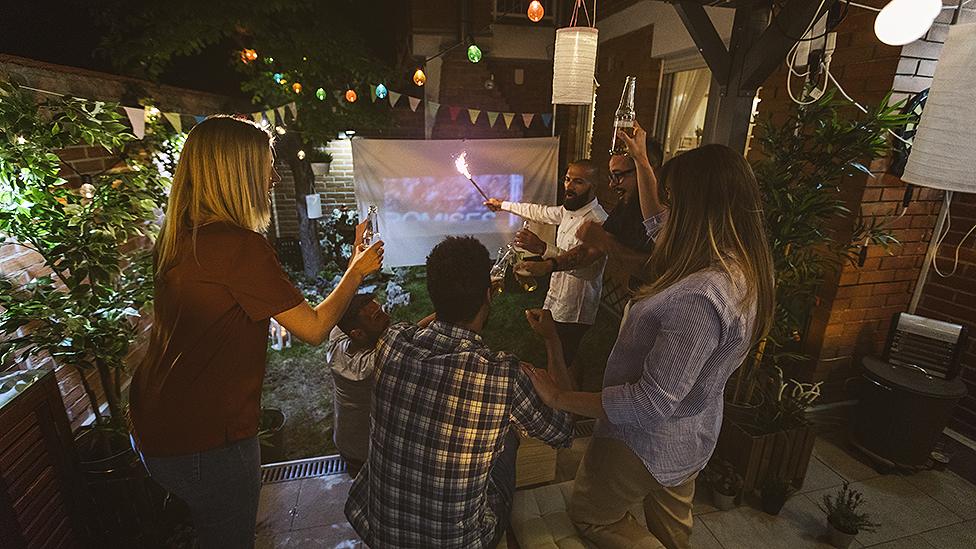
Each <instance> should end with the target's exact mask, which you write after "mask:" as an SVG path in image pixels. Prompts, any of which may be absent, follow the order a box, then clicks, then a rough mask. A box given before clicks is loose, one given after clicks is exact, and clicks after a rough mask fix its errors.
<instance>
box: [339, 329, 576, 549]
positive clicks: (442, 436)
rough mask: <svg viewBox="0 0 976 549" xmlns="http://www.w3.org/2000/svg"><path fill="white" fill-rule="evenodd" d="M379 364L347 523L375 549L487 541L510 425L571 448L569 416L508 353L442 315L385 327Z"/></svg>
mask: <svg viewBox="0 0 976 549" xmlns="http://www.w3.org/2000/svg"><path fill="white" fill-rule="evenodd" d="M376 366H377V368H378V370H379V377H378V379H377V381H376V390H375V392H374V394H373V408H372V421H371V425H372V430H371V433H370V449H369V459H368V460H367V462H366V465H365V466H364V468H363V469H362V471H361V472H360V473H359V476H357V477H356V480H355V482H353V485H352V488H351V489H350V491H349V500H348V501H347V502H346V517H347V518H348V519H349V522H350V523H351V524H352V525H353V527H354V528H355V529H356V532H358V533H359V535H360V536H361V537H362V538H363V540H364V541H365V542H366V543H367V544H368V545H369V546H370V547H373V548H374V549H379V548H386V547H418V548H419V547H438V548H454V547H457V548H461V547H465V548H467V547H485V546H486V545H487V544H488V543H489V542H490V541H491V539H492V537H493V536H494V534H495V530H496V528H497V524H498V517H496V516H495V513H494V512H493V511H492V509H493V508H494V507H497V505H496V502H497V501H498V500H499V498H502V497H505V496H504V495H503V494H502V493H501V492H500V491H499V489H498V488H496V487H495V486H494V484H493V483H492V482H491V479H490V476H489V473H490V472H491V467H492V464H493V463H494V462H495V458H496V456H497V455H498V454H499V452H501V451H502V449H503V447H504V439H505V435H506V434H507V433H508V430H509V428H510V426H511V424H514V425H515V426H516V427H517V428H520V429H522V430H524V431H525V432H527V433H528V435H529V436H533V437H536V438H538V439H540V440H542V441H543V442H547V443H549V444H551V445H553V446H568V445H569V444H570V442H571V440H572V431H573V429H572V420H571V418H570V416H569V414H567V413H565V412H557V411H555V410H553V409H551V408H549V407H547V406H546V405H545V404H543V403H542V401H541V400H540V399H539V397H538V395H536V393H535V390H534V389H533V387H532V382H531V381H529V379H528V377H527V376H526V375H525V373H524V372H522V370H521V368H519V360H518V358H516V357H515V356H514V355H511V354H508V353H496V352H492V351H491V350H490V349H488V347H486V346H485V344H484V342H483V341H482V339H481V336H479V335H478V334H476V333H474V332H472V331H470V330H466V329H464V328H460V327H458V326H455V325H453V324H448V323H445V322H440V321H435V322H433V323H431V324H430V326H429V327H427V328H418V327H416V326H411V325H408V324H397V325H394V326H392V327H390V329H389V330H388V331H387V333H386V334H385V335H384V336H383V337H382V338H381V339H380V341H379V343H378V344H377V349H376ZM505 493H510V492H509V491H508V490H506V491H505Z"/></svg>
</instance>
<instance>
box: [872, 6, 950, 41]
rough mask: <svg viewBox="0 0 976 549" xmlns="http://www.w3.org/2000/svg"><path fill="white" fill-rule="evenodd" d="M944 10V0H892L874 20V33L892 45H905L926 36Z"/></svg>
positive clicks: (879, 38)
mask: <svg viewBox="0 0 976 549" xmlns="http://www.w3.org/2000/svg"><path fill="white" fill-rule="evenodd" d="M941 12H942V0H891V2H888V5H887V6H885V7H884V9H882V10H881V11H880V12H879V13H878V17H877V18H876V19H875V20H874V34H875V35H877V37H878V40H881V41H882V42H884V43H885V44H888V45H891V46H904V45H905V44H909V43H911V42H914V41H916V40H918V39H919V38H921V37H922V36H925V33H927V32H928V31H929V27H931V26H932V22H933V21H935V18H936V17H938V16H939V13H941Z"/></svg>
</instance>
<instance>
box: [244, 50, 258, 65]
mask: <svg viewBox="0 0 976 549" xmlns="http://www.w3.org/2000/svg"><path fill="white" fill-rule="evenodd" d="M257 58H258V52H256V51H254V50H252V49H250V48H244V49H243V50H241V62H242V63H244V64H245V65H246V64H248V63H250V62H251V61H254V60H255V59H257Z"/></svg>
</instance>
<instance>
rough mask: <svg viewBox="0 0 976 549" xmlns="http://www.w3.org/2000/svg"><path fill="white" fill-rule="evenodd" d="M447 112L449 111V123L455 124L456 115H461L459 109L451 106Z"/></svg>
mask: <svg viewBox="0 0 976 549" xmlns="http://www.w3.org/2000/svg"><path fill="white" fill-rule="evenodd" d="M447 110H449V111H451V122H456V121H457V117H458V115H459V114H461V107H454V106H451V107H448V108H447Z"/></svg>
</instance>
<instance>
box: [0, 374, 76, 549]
mask: <svg viewBox="0 0 976 549" xmlns="http://www.w3.org/2000/svg"><path fill="white" fill-rule="evenodd" d="M6 374H9V375H10V377H7V380H8V381H10V380H13V379H14V378H15V377H16V378H17V379H20V380H21V381H22V382H23V383H25V384H26V385H25V386H24V388H23V390H22V391H21V392H19V393H17V394H15V396H12V398H10V396H9V395H10V394H11V393H12V391H7V392H6V393H4V394H5V395H7V396H6V397H5V398H0V547H3V549H20V548H27V547H64V548H67V547H86V546H88V540H87V539H86V538H85V537H84V536H85V534H84V532H85V526H84V520H85V519H84V517H83V516H82V514H81V512H82V505H81V503H80V501H79V495H80V493H81V491H82V490H83V488H82V486H83V481H82V480H81V477H80V475H79V474H78V470H77V467H76V465H75V457H74V456H75V453H74V447H73V446H72V438H71V430H70V429H69V427H68V416H67V415H66V414H65V411H64V402H63V401H62V400H61V393H60V392H59V391H58V385H57V382H56V381H55V378H54V372H53V371H52V370H47V371H44V372H41V371H27V372H6Z"/></svg>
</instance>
